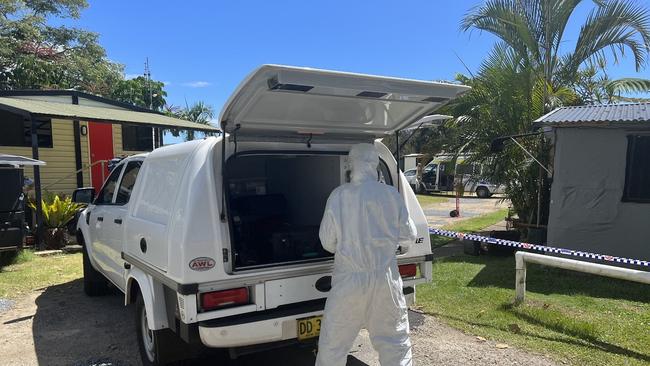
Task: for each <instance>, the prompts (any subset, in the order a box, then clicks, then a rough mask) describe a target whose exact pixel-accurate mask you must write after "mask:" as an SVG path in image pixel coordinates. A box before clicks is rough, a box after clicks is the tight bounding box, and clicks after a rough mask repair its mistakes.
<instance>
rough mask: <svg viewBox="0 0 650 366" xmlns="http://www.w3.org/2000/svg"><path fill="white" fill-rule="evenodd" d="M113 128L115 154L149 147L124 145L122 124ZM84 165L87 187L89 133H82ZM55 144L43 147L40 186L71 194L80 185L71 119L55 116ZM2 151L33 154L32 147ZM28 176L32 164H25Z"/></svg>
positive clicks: (39, 150) (6, 147)
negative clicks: (127, 148) (78, 182)
mask: <svg viewBox="0 0 650 366" xmlns="http://www.w3.org/2000/svg"><path fill="white" fill-rule="evenodd" d="M84 125H85V126H87V125H88V124H87V122H85V121H80V122H79V126H80V128H81V126H84ZM112 128H113V155H114V156H129V155H134V154H139V153H143V152H146V151H127V150H124V149H122V126H121V125H119V124H114V125H113V126H112ZM80 142H81V166H82V167H83V168H84V170H83V183H84V186H85V187H89V186H91V184H92V183H91V172H90V168H89V166H90V151H89V143H88V136H87V135H86V136H80ZM52 146H53V147H52V148H46V147H40V148H39V149H38V153H39V160H42V161H44V162H45V163H46V165H45V166H41V187H42V188H43V190H47V191H49V192H52V193H57V194H61V193H63V194H66V195H70V194H72V191H73V190H74V189H75V188H77V176H76V174H73V173H74V172H75V171H76V170H77V168H76V164H75V156H74V125H73V122H72V121H70V120H59V119H53V120H52ZM0 153H4V154H12V155H21V156H26V157H31V156H32V148H31V147H16V146H0ZM25 176H26V177H29V178H31V179H34V171H33V168H31V167H25Z"/></svg>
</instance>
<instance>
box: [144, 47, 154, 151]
mask: <svg viewBox="0 0 650 366" xmlns="http://www.w3.org/2000/svg"><path fill="white" fill-rule="evenodd" d="M144 79H145V80H146V81H147V94H148V96H149V109H151V110H153V94H152V91H151V70H150V69H149V57H147V58H146V59H145V61H144ZM156 135H157V134H156V128H155V127H153V126H151V145H152V146H151V150H154V149H155V148H156V145H157V143H156Z"/></svg>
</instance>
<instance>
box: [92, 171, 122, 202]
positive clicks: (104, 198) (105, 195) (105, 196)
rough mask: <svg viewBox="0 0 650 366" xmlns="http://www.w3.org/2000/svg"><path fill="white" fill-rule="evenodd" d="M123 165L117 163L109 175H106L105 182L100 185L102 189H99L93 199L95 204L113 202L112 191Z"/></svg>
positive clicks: (113, 191)
mask: <svg viewBox="0 0 650 366" xmlns="http://www.w3.org/2000/svg"><path fill="white" fill-rule="evenodd" d="M122 167H123V165H118V166H117V167H115V169H113V171H112V172H111V175H109V176H108V179H107V180H106V183H104V186H103V187H102V190H101V191H99V194H98V195H97V198H96V199H95V204H96V205H110V204H111V203H112V202H113V193H115V187H116V186H117V179H118V178H119V177H120V172H121V171H122Z"/></svg>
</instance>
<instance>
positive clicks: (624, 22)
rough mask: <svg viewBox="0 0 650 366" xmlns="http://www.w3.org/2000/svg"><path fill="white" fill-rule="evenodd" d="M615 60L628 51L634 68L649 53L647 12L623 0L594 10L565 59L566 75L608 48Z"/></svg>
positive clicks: (639, 66)
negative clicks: (573, 48)
mask: <svg viewBox="0 0 650 366" xmlns="http://www.w3.org/2000/svg"><path fill="white" fill-rule="evenodd" d="M608 50H609V51H610V52H609V53H610V54H611V55H612V56H613V57H614V60H615V61H617V60H618V57H619V56H623V55H624V54H625V51H626V50H629V51H631V53H632V56H633V57H634V63H635V66H636V69H637V71H639V70H641V68H642V67H643V66H645V64H646V61H647V57H648V53H649V52H650V11H649V10H648V9H646V8H644V7H642V6H640V5H636V4H634V3H632V2H629V1H625V0H611V1H608V2H606V3H605V4H604V5H602V6H599V7H597V8H595V9H593V10H592V11H591V12H590V13H589V16H588V17H587V20H586V22H585V24H584V25H583V26H582V27H581V29H580V35H579V36H578V41H577V43H576V46H575V50H574V52H573V53H572V54H570V55H569V56H568V57H567V58H566V59H565V63H566V64H565V70H563V72H564V74H565V75H572V74H574V73H575V72H577V70H578V69H579V67H580V65H582V64H583V63H585V62H586V61H588V60H590V59H592V60H594V59H596V58H601V57H603V58H604V57H605V55H606V53H607V51H608Z"/></svg>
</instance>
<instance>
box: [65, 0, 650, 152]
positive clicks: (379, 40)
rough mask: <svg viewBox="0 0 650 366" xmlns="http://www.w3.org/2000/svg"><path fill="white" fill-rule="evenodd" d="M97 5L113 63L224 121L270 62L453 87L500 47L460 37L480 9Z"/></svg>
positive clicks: (482, 38)
mask: <svg viewBox="0 0 650 366" xmlns="http://www.w3.org/2000/svg"><path fill="white" fill-rule="evenodd" d="M89 3H90V6H89V7H88V9H86V10H85V11H84V12H83V13H82V15H81V19H79V20H75V21H73V22H71V23H72V24H73V25H75V26H78V27H81V28H84V29H88V30H91V31H94V32H97V33H99V34H100V43H101V44H102V45H103V46H104V47H105V48H106V50H107V53H108V57H109V58H110V59H111V60H113V61H117V62H120V63H122V64H124V65H125V71H126V74H127V75H130V76H131V75H132V76H137V75H138V74H142V72H143V68H144V61H145V58H146V57H149V62H150V67H151V71H152V75H153V78H154V79H157V80H161V81H164V82H166V83H167V87H166V90H167V92H168V98H167V101H168V103H170V104H174V105H184V104H185V101H187V102H188V103H190V104H191V103H192V102H194V101H197V100H203V101H205V102H207V103H209V104H211V105H212V106H213V107H214V109H215V111H217V112H218V111H219V110H221V107H222V106H223V103H224V102H225V101H226V99H227V98H228V96H229V95H230V94H231V93H232V92H233V90H234V89H235V88H236V86H237V85H238V84H239V82H240V81H241V80H242V79H243V78H244V77H245V76H246V75H247V74H248V73H249V72H251V71H252V70H253V69H254V68H256V67H257V66H259V65H261V64H265V63H275V64H288V65H295V66H308V67H316V68H326V69H334V70H342V71H351V72H361V73H370V74H381V75H388V76H397V77H407V78H416V79H425V80H451V79H453V78H454V75H455V74H456V73H459V72H462V73H466V70H465V67H464V66H463V64H462V63H461V62H460V61H459V59H458V58H459V57H460V58H461V59H462V60H463V61H464V62H465V64H466V65H467V66H468V67H469V69H470V70H472V71H476V69H477V68H478V67H479V65H480V63H481V61H482V60H483V58H484V57H485V55H486V54H487V52H488V51H489V50H490V49H491V47H492V44H493V43H494V37H492V36H491V35H489V34H486V33H480V32H477V31H474V32H472V33H464V32H461V31H460V30H459V23H460V21H461V19H462V17H463V15H464V14H465V13H466V12H467V11H468V10H469V9H471V8H472V7H473V6H476V5H478V4H480V3H481V1H480V0H454V1H444V0H428V1H427V0H403V1H384V0H376V1H372V2H370V1H350V0H348V1H340V0H328V1H304V0H302V1H281V0H278V1H195V0H185V1H182V2H180V1H157V2H153V1H140V0H130V1H124V0H111V1H99V0H89ZM590 8H591V4H590V3H589V2H585V3H584V4H582V5H581V6H580V8H579V9H578V10H577V12H576V13H575V15H574V18H573V19H572V22H571V25H570V27H569V29H568V32H567V36H566V37H565V38H566V40H567V41H568V42H567V44H568V45H573V42H575V39H576V38H577V32H578V30H579V25H580V23H582V22H583V21H584V19H585V18H586V14H587V13H588V10H589V9H590ZM456 55H458V56H456ZM610 73H611V76H613V77H623V76H636V77H650V72H648V70H645V71H642V73H636V72H635V70H634V65H633V63H632V62H631V60H623V61H622V62H621V64H619V65H616V66H612V67H611V70H610ZM166 142H167V141H166Z"/></svg>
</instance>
